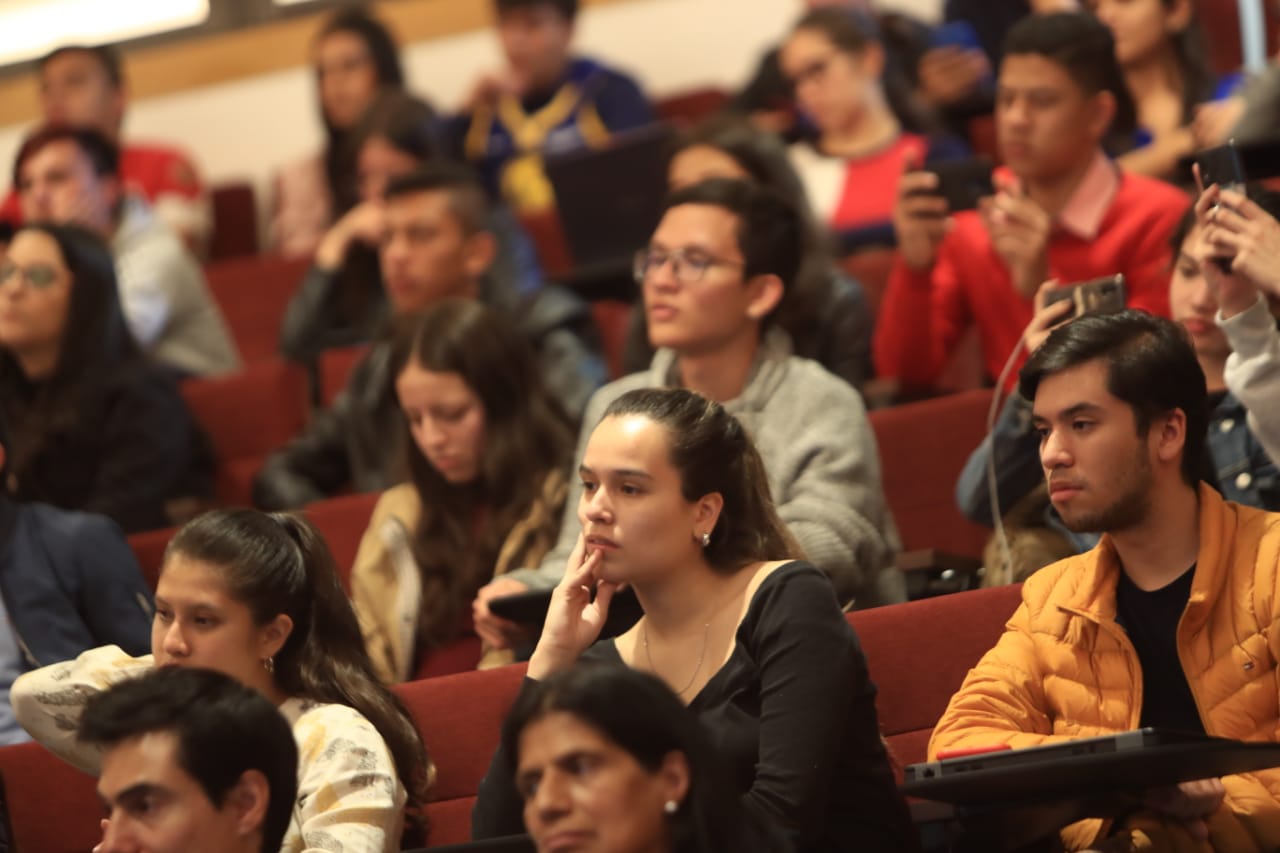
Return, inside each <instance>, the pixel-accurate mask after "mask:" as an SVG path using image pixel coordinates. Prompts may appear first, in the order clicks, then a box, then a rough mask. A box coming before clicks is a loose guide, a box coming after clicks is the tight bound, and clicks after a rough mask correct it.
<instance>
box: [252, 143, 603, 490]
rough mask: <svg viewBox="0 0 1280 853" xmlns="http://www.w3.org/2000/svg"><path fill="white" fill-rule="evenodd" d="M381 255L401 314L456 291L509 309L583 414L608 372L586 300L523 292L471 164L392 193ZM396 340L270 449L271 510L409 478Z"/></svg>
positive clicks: (414, 177) (379, 344) (570, 404)
mask: <svg viewBox="0 0 1280 853" xmlns="http://www.w3.org/2000/svg"><path fill="white" fill-rule="evenodd" d="M385 215H386V229H385V231H384V233H383V239H382V246H381V249H380V252H379V260H380V264H381V269H382V275H383V281H384V285H385V289H386V293H387V299H388V300H389V302H390V307H391V314H392V315H393V317H404V316H408V315H410V314H413V313H416V312H419V311H423V310H425V309H427V308H429V307H431V306H432V305H435V304H436V303H438V302H440V301H442V300H444V299H450V298H459V299H473V300H480V301H481V302H484V303H485V304H487V305H489V306H490V307H492V308H494V309H496V310H498V311H499V312H502V313H504V314H506V315H508V316H510V317H511V318H512V319H513V320H514V322H515V323H516V325H517V327H518V328H519V330H520V332H521V333H522V334H523V335H524V336H525V337H526V338H527V339H528V341H529V342H530V343H531V344H532V345H533V347H534V350H535V352H536V353H537V367H538V371H539V373H540V374H541V376H542V379H543V382H545V383H546V385H547V387H548V389H549V390H550V391H551V393H552V394H553V395H554V396H555V398H556V399H557V400H558V401H559V402H560V403H561V405H563V406H564V408H565V410H566V411H568V412H569V413H570V415H571V416H572V417H574V418H575V420H576V419H577V418H578V417H579V416H580V414H581V412H582V409H583V407H584V406H585V405H586V402H587V398H588V397H589V396H590V395H591V393H592V392H593V391H594V390H595V389H596V388H597V387H598V386H599V385H600V384H601V382H602V381H603V379H604V375H605V371H604V365H603V362H602V361H601V359H600V356H599V355H598V353H597V352H596V350H595V347H594V341H595V327H594V324H593V321H592V319H591V313H590V311H589V309H588V308H587V306H586V305H585V304H584V303H583V302H582V301H581V300H579V299H578V298H577V297H575V296H573V295H572V294H570V293H568V292H567V291H565V290H563V289H561V288H558V287H552V286H545V287H540V288H538V289H536V290H533V291H530V290H527V289H521V288H520V287H519V284H518V283H517V282H515V281H513V276H512V275H511V274H510V272H509V271H510V270H511V269H512V265H511V264H510V263H501V264H500V263H498V260H499V259H498V244H497V240H496V238H495V235H494V233H493V231H491V230H490V226H489V224H488V223H489V222H490V212H489V207H488V202H487V200H486V198H485V194H484V190H483V189H482V188H481V186H480V184H479V182H478V181H477V179H476V177H475V176H474V174H472V173H471V172H470V171H469V170H467V169H465V168H463V167H460V166H456V165H450V164H447V163H436V164H431V165H427V166H424V167H422V168H421V169H419V170H417V171H415V172H413V173H411V174H409V175H406V176H404V177H402V178H398V179H396V180H394V181H392V182H391V184H390V186H388V188H387V193H386V201H385ZM390 357H391V343H390V340H389V338H388V337H387V336H386V335H384V336H382V337H380V338H378V339H377V340H376V341H375V342H374V344H373V346H372V348H371V349H370V351H369V353H368V355H366V356H365V358H364V359H363V360H362V361H361V362H360V363H359V364H358V365H357V366H356V367H355V369H354V370H353V371H352V374H351V378H350V380H349V381H348V383H347V387H346V389H345V390H344V391H343V392H342V393H341V394H340V395H339V396H338V399H337V400H336V401H335V402H334V404H333V405H332V406H331V407H330V408H329V409H328V410H327V411H324V412H321V413H319V414H317V415H316V417H315V418H313V419H312V421H311V424H310V426H309V427H308V428H307V430H306V432H304V433H303V434H302V435H301V436H299V437H297V438H295V439H294V440H293V441H291V442H290V443H289V444H287V445H286V446H285V447H284V448H283V449H282V450H280V451H278V452H277V453H275V454H274V455H273V456H271V457H270V458H269V459H268V460H267V462H266V464H265V465H264V466H263V468H262V470H261V471H260V472H259V473H258V476H257V478H256V479H255V480H254V491H253V499H254V503H255V504H256V505H257V506H260V507H262V508H264V509H280V508H287V507H297V506H301V505H303V504H305V503H309V502H311V501H314V500H318V499H320V498H323V497H325V496H327V495H332V494H334V493H336V492H337V491H338V490H340V489H342V488H344V487H346V486H350V487H352V488H353V489H355V490H356V491H359V492H373V491H383V490H385V489H389V488H390V487H392V486H394V485H396V484H397V483H399V482H401V481H402V478H401V476H400V472H399V471H397V470H395V469H396V467H397V463H398V461H399V458H400V455H399V453H398V449H397V447H396V446H395V444H394V442H393V441H390V440H389V438H390V437H392V436H397V435H399V434H400V432H401V431H402V430H401V428H400V422H401V420H402V418H403V415H402V414H401V413H400V409H399V407H398V406H397V405H396V400H395V394H394V393H393V388H392V381H391V378H390Z"/></svg>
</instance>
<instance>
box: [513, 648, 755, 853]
mask: <svg viewBox="0 0 1280 853" xmlns="http://www.w3.org/2000/svg"><path fill="white" fill-rule="evenodd" d="M557 713H563V714H568V715H570V716H572V717H574V718H576V719H577V720H578V721H580V722H582V723H585V724H586V725H588V726H590V727H591V728H593V729H595V730H596V731H597V732H598V733H599V734H600V735H602V736H603V737H605V738H606V739H607V740H610V741H612V742H613V743H614V744H616V745H617V746H618V747H620V748H621V749H623V750H625V751H626V752H627V753H628V754H629V755H630V756H631V757H632V758H634V759H635V760H636V762H637V763H639V764H640V766H641V767H643V768H644V769H645V770H646V771H648V772H649V773H657V772H658V771H659V769H661V767H662V764H663V762H664V760H665V759H666V757H667V756H668V755H670V754H671V753H673V752H677V753H682V754H683V755H684V757H685V759H686V761H687V762H688V765H689V791H688V793H687V794H686V795H685V797H684V799H683V800H682V801H681V802H680V804H679V808H677V809H676V811H675V813H674V814H672V815H670V816H668V818H667V820H668V826H669V829H670V838H671V849H672V850H673V851H674V853H712V851H717V850H749V849H766V847H767V845H766V844H765V843H763V842H762V841H761V840H760V839H758V838H754V836H755V834H756V833H757V832H759V829H758V828H755V827H750V826H749V825H748V823H747V816H746V814H745V812H744V810H743V809H742V807H741V801H740V800H739V798H738V796H737V795H736V794H735V793H734V789H733V786H732V785H730V784H728V783H727V782H726V781H725V780H724V779H723V771H722V770H721V768H720V767H719V765H718V763H717V758H716V755H715V753H713V752H712V751H711V750H710V749H709V748H708V747H707V737H706V733H705V732H703V731H702V729H701V727H700V726H699V725H698V722H697V720H696V719H695V718H694V716H693V714H692V713H691V712H690V711H689V709H688V708H686V707H685V706H684V705H683V704H681V702H680V700H679V698H677V697H676V695H675V693H673V692H672V691H671V688H670V687H668V686H667V685H666V684H664V683H663V682H662V681H661V680H659V679H658V678H656V677H654V676H653V675H650V674H649V673H646V672H640V671H638V670H634V669H631V668H630V667H626V666H617V665H608V664H602V663H591V662H584V663H579V664H577V665H576V666H574V667H572V668H571V669H567V670H565V671H563V672H559V673H556V674H555V675H553V676H551V677H550V678H547V679H546V680H544V681H540V682H537V683H536V684H535V685H534V686H533V687H532V688H531V689H529V690H525V691H522V692H521V693H520V695H519V697H517V699H516V703H515V705H514V706H513V707H512V709H511V712H510V713H509V714H508V715H507V718H506V720H505V721H504V722H503V724H502V745H503V753H504V754H505V755H506V757H507V759H508V768H507V769H508V772H510V773H512V774H513V775H514V774H515V771H516V769H517V768H518V767H519V762H520V736H521V735H522V734H523V733H524V731H525V730H526V729H527V728H528V727H529V726H531V725H533V724H534V723H536V722H538V721H539V720H542V719H543V718H545V717H547V716H550V715H551V714H557ZM774 849H776V848H774Z"/></svg>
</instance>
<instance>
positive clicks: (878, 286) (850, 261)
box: [840, 248, 894, 317]
mask: <svg viewBox="0 0 1280 853" xmlns="http://www.w3.org/2000/svg"><path fill="white" fill-rule="evenodd" d="M893 256H894V250H893V249H886V248H875V249H863V250H861V251H858V252H854V253H853V254H850V255H845V256H844V257H843V258H841V259H840V268H841V269H843V270H844V272H845V274H846V275H848V276H850V277H852V278H854V279H857V281H858V283H859V284H861V285H862V294H863V296H864V298H865V299H866V300H867V308H868V309H870V311H871V316H872V317H874V316H876V314H877V313H878V312H879V311H880V300H881V298H882V297H883V296H884V289H885V287H887V286H888V284H889V273H891V272H892V271H893Z"/></svg>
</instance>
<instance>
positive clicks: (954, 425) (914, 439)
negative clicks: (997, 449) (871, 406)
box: [870, 388, 991, 557]
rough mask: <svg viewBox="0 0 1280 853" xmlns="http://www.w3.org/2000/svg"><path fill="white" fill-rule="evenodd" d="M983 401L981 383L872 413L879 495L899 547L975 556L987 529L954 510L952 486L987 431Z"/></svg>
mask: <svg viewBox="0 0 1280 853" xmlns="http://www.w3.org/2000/svg"><path fill="white" fill-rule="evenodd" d="M990 404H991V391H990V390H989V389H985V388H982V389H976V390H972V391H964V392H962V393H959V394H950V395H948V396H946V397H937V398H935V399H932V400H924V401H922V402H919V403H908V404H906V405H903V406H894V407H892V408H888V409H877V410H875V411H873V412H871V414H870V419H871V427H872V429H874V430H875V434H876V443H877V444H878V445H879V449H880V473H881V478H882V480H883V482H884V494H885V498H886V499H887V500H888V502H889V509H891V510H892V511H893V516H894V520H895V521H897V523H898V532H899V533H901V534H902V544H903V548H904V549H905V550H907V551H914V550H917V549H923V548H938V549H941V550H943V551H948V552H950V553H953V554H960V555H963V556H968V557H980V556H982V548H983V545H984V544H986V541H987V537H988V536H989V535H990V531H989V530H988V529H987V528H985V527H981V526H979V525H977V524H974V523H973V522H971V521H969V520H968V519H966V518H965V517H964V516H963V515H961V514H960V510H959V509H957V507H956V498H955V486H956V480H957V479H958V478H959V476H960V471H961V470H962V469H963V468H964V463H965V461H966V460H968V458H969V454H970V453H972V452H973V451H974V449H975V448H977V446H978V445H979V444H981V443H982V438H983V436H985V435H986V422H987V408H988V406H990Z"/></svg>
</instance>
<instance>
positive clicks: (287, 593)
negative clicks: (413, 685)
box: [10, 509, 431, 853]
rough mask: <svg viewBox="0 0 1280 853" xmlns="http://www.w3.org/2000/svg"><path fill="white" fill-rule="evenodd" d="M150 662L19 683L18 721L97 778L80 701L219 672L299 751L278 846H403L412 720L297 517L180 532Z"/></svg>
mask: <svg viewBox="0 0 1280 853" xmlns="http://www.w3.org/2000/svg"><path fill="white" fill-rule="evenodd" d="M151 651H152V654H151V655H148V656H146V657H141V658H133V657H130V656H128V655H126V654H125V653H124V652H122V651H121V650H120V649H119V648H117V647H115V646H106V647H103V648H99V649H94V650H92V651H89V652H85V653H84V654H82V655H81V656H80V657H79V658H77V659H76V660H74V661H68V662H65V663H59V664H54V665H52V666H48V667H45V668H43V669H39V670H36V671H34V672H31V673H28V674H27V675H26V676H24V677H22V678H20V679H19V680H18V681H17V682H15V683H14V686H13V689H12V691H11V694H10V697H11V700H12V702H13V706H14V712H15V714H16V716H17V717H18V721H19V722H20V723H21V724H22V725H23V726H24V727H25V728H26V729H27V731H29V732H30V733H31V735H32V737H34V738H35V739H36V740H38V741H40V742H41V743H43V744H44V745H45V746H47V747H48V748H49V749H50V750H52V751H53V752H54V753H56V754H57V755H59V756H61V757H62V758H64V759H65V760H67V761H69V762H71V763H72V764H74V765H76V766H77V767H80V768H81V769H83V770H86V771H88V772H91V773H93V772H97V770H98V766H97V765H98V761H99V759H100V756H99V755H98V753H97V751H96V750H95V749H93V748H88V747H85V746H83V745H81V744H78V743H77V742H76V740H75V737H74V735H75V728H76V726H75V722H76V720H77V719H78V718H79V714H80V712H81V710H82V709H83V707H84V703H85V702H86V701H87V700H88V698H89V697H90V696H91V695H94V694H95V693H98V692H101V691H102V690H104V689H106V688H107V687H109V686H110V685H111V684H113V683H115V682H118V681H121V680H123V679H127V678H130V677H135V676H137V675H141V674H142V673H144V672H146V671H148V670H150V669H152V668H153V667H156V666H191V667H202V668H205V669H213V670H217V671H219V672H222V673H225V674H227V675H230V676H232V677H234V678H236V679H238V680H239V681H241V682H243V683H244V684H247V685H248V686H250V687H253V688H255V689H257V690H259V691H261V692H262V693H263V695H265V696H267V698H269V699H271V701H272V702H274V703H275V704H276V705H277V706H278V707H279V708H280V712H281V713H282V714H284V715H285V717H286V718H287V719H288V720H289V722H290V724H291V725H292V727H293V733H294V738H295V739H296V740H297V743H298V751H299V764H298V800H297V803H296V805H295V807H294V810H293V818H292V820H291V822H290V825H289V830H288V832H287V833H286V835H285V840H284V844H283V845H282V847H281V850H282V851H283V853H297V851H304V850H306V851H318V850H327V851H342V853H384V851H388V852H389V851H395V850H399V849H400V843H401V835H402V829H403V823H404V814H405V807H406V806H409V807H410V808H411V809H412V808H413V807H415V806H417V805H418V804H420V803H421V802H422V798H423V795H424V793H425V790H426V787H427V785H428V784H429V782H430V776H431V767H430V764H429V762H428V760H427V756H426V750H425V748H424V747H423V744H422V740H421V738H420V737H419V735H418V732H417V729H416V728H415V727H414V725H413V722H412V720H411V719H410V718H409V715H408V713H407V712H406V710H405V709H404V707H403V706H402V705H401V704H400V702H399V701H398V700H397V699H396V698H395V696H394V695H392V694H391V693H390V691H388V690H387V689H386V688H385V687H383V686H382V684H381V683H380V682H379V681H378V679H377V678H376V677H375V675H374V673H373V667H372V665H371V664H370V662H369V658H368V655H366V654H365V651H364V644H363V642H362V640H361V636H360V628H359V626H358V624H357V623H356V617H355V614H354V613H353V612H352V610H351V606H350V604H349V603H348V601H347V598H346V595H345V594H344V593H343V590H342V586H341V584H340V583H339V581H338V576H337V572H336V570H335V568H334V563H333V557H332V556H331V555H330V553H329V549H328V548H327V547H326V545H325V544H324V541H323V540H322V539H321V538H320V535H319V534H318V533H317V532H316V530H315V528H314V527H312V526H311V525H310V524H309V523H308V522H306V521H304V520H302V519H301V518H298V517H295V516H290V515H283V514H272V515H268V514H265V513H261V512H257V511H254V510H246V509H234V510H218V511H215V512H210V513H207V514H205V515H202V516H200V517H199V518H197V519H196V520H194V521H192V522H191V523H190V524H188V525H187V526H186V527H184V528H182V529H181V530H180V531H178V534H177V535H176V536H175V537H174V539H173V541H172V542H171V543H170V544H169V548H168V550H167V551H166V553H165V559H164V567H163V569H162V571H161V574H160V580H159V583H158V584H157V587H156V613H155V622H154V624H153V627H152V631H151Z"/></svg>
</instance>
